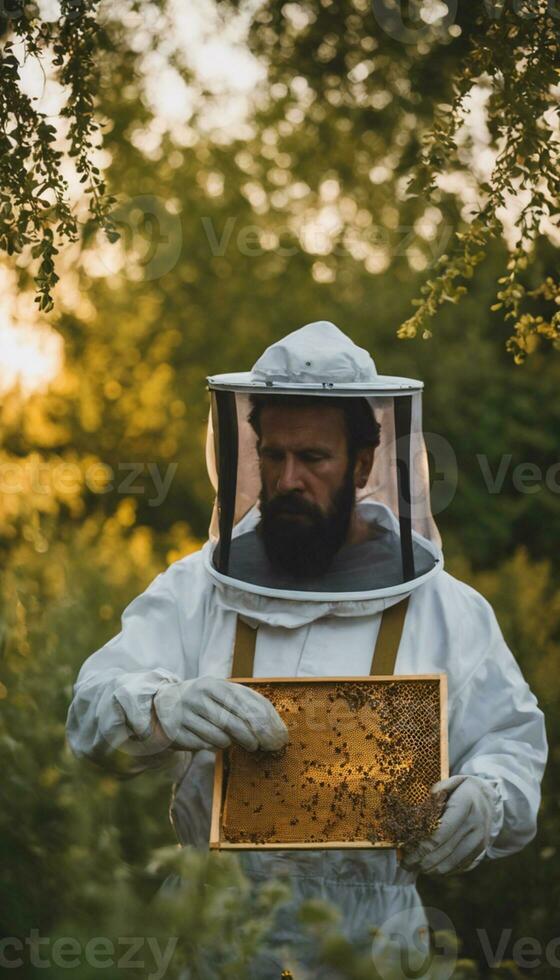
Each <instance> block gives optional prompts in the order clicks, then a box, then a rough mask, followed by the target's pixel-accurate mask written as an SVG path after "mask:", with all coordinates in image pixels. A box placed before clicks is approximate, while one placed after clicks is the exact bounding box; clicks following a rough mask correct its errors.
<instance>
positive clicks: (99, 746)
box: [67, 322, 547, 977]
mask: <svg viewBox="0 0 560 980" xmlns="http://www.w3.org/2000/svg"><path fill="white" fill-rule="evenodd" d="M208 380H209V387H210V389H211V390H212V393H213V401H214V404H213V422H214V430H215V434H214V432H213V431H212V425H211V426H210V427H209V441H208V461H209V471H210V475H211V478H212V479H213V481H214V483H215V485H216V483H218V506H217V507H216V509H215V514H214V518H213V522H212V528H211V533H210V539H209V541H208V542H207V543H206V544H205V546H204V547H203V548H202V549H201V551H199V552H197V553H196V554H192V555H189V556H188V557H186V558H183V559H181V560H180V561H177V562H175V563H174V564H173V565H171V566H170V567H169V568H168V569H167V571H165V572H164V573H162V574H161V575H158V576H157V578H156V579H155V580H154V581H153V582H152V584H151V585H150V586H149V587H148V589H146V591H145V592H144V593H143V594H142V595H140V596H139V597H138V598H136V599H135V600H134V601H133V602H131V603H130V605H129V606H128V607H127V609H126V610H125V611H124V613H123V617H122V630H121V632H120V633H119V634H118V636H116V637H114V639H112V640H110V641H109V642H108V643H107V644H106V645H105V646H104V647H102V648H101V649H100V650H98V651H97V652H96V653H94V654H92V656H90V657H89V659H88V660H86V662H85V663H84V665H83V667H82V669H81V671H80V674H79V676H78V679H77V682H76V685H75V690H74V698H73V701H72V704H71V707H70V711H69V716H68V725H67V733H68V740H69V743H70V745H71V747H72V749H73V751H74V752H75V753H76V754H77V755H78V756H86V757H89V758H91V759H93V760H95V761H96V762H98V763H100V764H102V765H106V766H109V767H111V766H112V767H115V768H117V769H119V768H120V769H121V770H122V769H123V768H125V769H126V770H127V771H128V772H130V773H134V772H140V771H142V770H145V769H148V768H153V767H159V766H164V765H169V764H170V763H172V762H175V763H176V765H177V771H178V772H179V776H178V779H177V783H176V791H175V794H174V800H173V804H172V813H173V819H174V824H175V827H176V830H177V833H178V836H179V839H180V840H181V842H182V843H185V844H193V845H195V846H197V847H200V848H205V847H207V844H208V839H209V820H210V804H211V798H212V776H213V767H214V753H213V752H211V751H208V750H204V749H201V750H199V751H192V752H184V753H180V752H177V751H175V750H174V749H172V748H169V745H168V743H162V742H161V740H160V739H159V738H158V736H157V735H156V734H154V730H153V716H152V706H153V703H154V697H155V698H156V701H155V703H156V706H157V705H158V704H159V703H161V704H162V705H163V704H164V703H165V702H166V699H167V700H169V699H170V695H172V694H173V691H172V686H173V685H179V684H181V683H183V682H184V681H186V680H189V679H194V678H199V677H207V676H210V677H214V678H229V677H230V676H231V667H232V654H233V647H234V641H235V635H236V628H237V621H238V617H240V618H241V620H242V621H243V622H245V623H246V624H248V625H249V626H250V627H253V628H255V629H257V634H256V636H257V639H256V650H255V661H254V676H255V677H262V678H266V677H272V676H275V677H279V676H291V677H313V676H364V675H367V674H368V673H369V672H370V662H371V653H372V650H373V649H374V647H375V641H376V637H377V634H378V631H379V626H380V621H381V616H382V613H383V610H384V609H387V608H388V607H390V606H391V605H393V604H395V603H397V602H399V601H400V600H401V599H402V598H403V597H404V596H408V597H409V598H408V609H407V612H406V619H405V622H404V629H403V633H402V637H401V642H400V646H399V649H398V657H397V661H396V667H395V673H396V674H397V675H399V674H400V675H406V674H439V673H444V674H446V675H447V679H448V690H449V763H450V773H451V774H452V776H456V777H458V776H461V777H474V781H475V782H476V784H477V786H482V787H483V791H484V792H483V799H484V805H485V806H486V808H487V833H486V838H485V846H484V849H483V851H482V852H481V853H480V854H477V855H476V856H475V858H474V860H473V861H472V862H470V863H469V868H470V867H474V866H475V865H476V864H478V863H479V861H481V860H482V859H483V858H485V857H486V858H499V857H503V856H506V855H508V854H512V853H515V852H516V851H518V850H520V849H521V848H522V847H524V846H525V845H526V844H527V843H528V842H529V841H530V840H531V839H532V838H533V837H534V835H535V832H536V818H537V811H538V808H539V803H540V782H541V778H542V773H543V769H544V765H545V761H546V754H547V745H546V736H545V729H544V721H543V715H542V712H541V711H540V710H539V708H538V706H537V702H536V699H535V697H534V695H533V694H532V693H531V691H530V689H529V687H528V686H527V684H526V682H525V680H524V679H523V676H522V674H521V671H520V670H519V667H518V666H517V663H516V661H515V659H514V657H513V655H512V653H511V652H510V651H509V649H508V647H507V646H506V643H505V641H504V639H503V636H502V634H501V632H500V628H499V626H498V623H497V621H496V618H495V615H494V613H493V611H492V609H491V607H490V606H489V604H488V603H487V602H486V601H485V600H484V599H483V598H482V597H481V596H480V595H478V594H477V593H476V592H475V591H474V590H473V589H471V588H470V587H469V586H467V585H465V584H463V583H462V582H459V581H458V580H457V579H455V578H453V577H452V576H451V575H449V574H447V573H446V572H444V571H443V558H442V554H441V550H440V538H439V534H438V532H437V528H436V526H435V523H434V520H433V517H432V515H431V511H430V504H429V490H428V467H427V458H426V450H425V447H424V441H423V437H422V426H421V389H422V385H421V383H420V382H417V381H412V380H410V379H403V378H392V377H386V376H381V375H378V373H377V371H376V369H375V365H374V363H373V361H372V360H371V358H370V356H369V355H368V354H367V353H366V352H365V351H364V350H361V349H360V348H358V347H356V346H355V345H354V344H353V343H352V342H351V341H350V340H349V339H348V338H347V337H346V336H345V335H344V334H342V333H341V332H340V331H339V330H338V329H337V328H336V327H335V326H334V325H333V324H330V323H325V322H321V323H315V324H309V325H308V326H306V327H303V328H302V329H301V330H298V331H296V332H295V333H293V334H290V335H289V336H288V337H286V338H284V340H282V341H280V342H279V343H277V344H274V345H273V346H272V347H270V348H269V349H268V350H267V351H265V353H264V354H263V355H262V357H261V358H260V359H259V360H258V361H257V363H256V365H255V367H254V368H253V370H252V371H251V372H248V373H245V374H237V375H235V374H234V375H220V376H216V377H213V378H209V379H208ZM294 392H295V393H298V394H307V395H310V396H314V395H315V396H316V397H317V398H318V399H320V398H321V397H322V396H325V395H328V396H329V397H331V398H332V397H333V396H334V397H336V396H340V397H341V398H344V397H348V396H361V397H364V398H366V399H367V400H368V402H369V403H370V405H371V407H372V408H373V409H374V412H375V416H376V418H377V420H378V421H379V422H380V425H381V443H380V445H379V447H378V448H377V450H376V451H375V457H374V465H373V469H372V471H371V475H370V478H369V481H368V483H367V485H366V486H365V487H364V488H363V489H362V490H361V492H360V494H359V502H358V504H357V506H358V507H359V508H361V511H362V513H363V514H364V515H365V516H366V518H367V520H374V521H375V522H376V523H377V526H378V527H380V528H382V529H383V534H384V536H385V537H384V540H385V542H386V544H387V548H386V550H385V551H383V552H381V553H380V559H379V561H378V562H375V564H374V566H372V567H370V568H368V569H367V573H366V574H365V575H362V580H361V581H359V582H358V585H357V584H356V581H357V580H356V577H355V576H352V575H350V576H349V577H348V576H346V573H345V572H344V570H343V572H341V574H340V575H337V574H336V572H335V573H334V574H333V575H330V576H329V575H327V576H325V578H324V580H319V581H313V582H310V583H307V585H306V586H305V587H304V586H302V585H301V584H300V585H299V586H297V587H296V586H295V585H294V584H293V583H292V584H290V583H289V582H282V581H275V580H274V578H270V576H268V577H267V574H266V571H265V570H264V569H263V567H262V561H261V559H260V558H259V556H258V555H254V554H253V553H252V552H251V550H250V549H249V551H247V549H246V548H245V549H244V548H243V545H244V542H248V541H250V535H251V532H252V531H253V530H254V528H255V526H256V524H257V523H258V519H259V507H258V495H259V487H260V481H259V467H258V459H257V454H256V448H255V434H254V432H253V430H252V429H251V426H250V425H249V423H248V421H247V417H248V410H249V396H250V395H251V394H254V393H259V394H267V393H268V394H275V395H282V394H293V393H294ZM318 404H319V402H318ZM218 477H219V479H217V478H218ZM232 527H233V537H232V539H231V541H230V537H231V532H232ZM361 571H362V572H363V569H362V570H361ZM360 574H361V573H360ZM457 782H458V783H460V782H461V780H457ZM471 782H472V780H471V781H470V782H469V785H470V784H471ZM456 798H457V799H458V798H459V797H458V796H457V797H456ZM451 799H453V797H451ZM240 860H241V861H242V863H243V866H244V869H245V871H246V873H247V874H248V875H249V877H250V878H251V879H252V880H254V881H264V880H266V879H268V878H270V876H274V875H278V874H280V875H283V874H287V875H289V876H290V878H291V880H292V883H293V887H294V889H295V896H296V901H301V899H302V898H322V899H326V900H327V901H330V902H332V903H334V904H335V905H336V906H337V907H338V909H339V910H340V912H341V914H342V916H343V925H344V928H345V929H346V932H347V934H348V935H349V936H350V937H351V938H360V937H363V936H364V935H366V934H367V930H368V928H370V927H372V926H377V927H380V926H382V925H383V923H384V922H386V921H387V920H388V919H389V918H390V917H391V916H393V915H394V914H396V913H403V914H405V916H406V915H407V916H408V921H409V924H410V930H411V932H412V931H414V929H416V928H418V927H419V926H421V925H423V924H424V922H425V919H424V915H423V911H422V908H421V904H420V900H419V897H418V893H417V891H416V887H415V879H416V873H417V871H418V869H420V870H425V869H424V868H423V867H422V864H421V863H420V864H419V865H418V864H417V866H416V867H415V868H414V869H413V870H407V869H406V868H405V867H403V865H402V864H400V863H399V862H398V860H397V855H396V852H395V851H394V850H369V851H368V850H363V851H360V850H354V851H352V850H348V851H342V850H341V851H336V850H314V851H289V850H285V851H266V852H262V851H261V852H257V851H255V852H244V853H243V854H242V855H241V858H240ZM428 863H429V861H428ZM294 929H295V926H294V923H293V919H291V918H290V917H289V916H287V917H286V918H285V919H284V920H283V923H282V922H281V923H280V925H279V927H278V933H277V936H276V942H277V943H278V944H281V943H282V941H283V940H286V941H288V940H291V939H293V935H294ZM265 975H268V974H266V973H265V972H262V973H261V974H259V976H262V977H264V976H265ZM270 975H271V976H277V975H278V971H277V970H276V972H274V969H272V972H271V973H270Z"/></svg>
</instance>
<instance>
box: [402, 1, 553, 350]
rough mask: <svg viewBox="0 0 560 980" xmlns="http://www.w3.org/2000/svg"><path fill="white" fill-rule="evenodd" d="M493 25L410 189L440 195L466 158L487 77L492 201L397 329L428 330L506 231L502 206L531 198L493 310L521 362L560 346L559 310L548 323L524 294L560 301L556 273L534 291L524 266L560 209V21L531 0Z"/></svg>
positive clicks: (504, 9) (439, 113) (480, 26)
mask: <svg viewBox="0 0 560 980" xmlns="http://www.w3.org/2000/svg"><path fill="white" fill-rule="evenodd" d="M492 17H493V18H497V19H496V20H493V21H492V22H491V23H490V25H488V22H487V20H488V18H487V14H486V15H485V14H484V13H482V12H481V13H480V14H479V16H478V17H477V20H476V22H475V30H476V39H475V40H474V43H473V45H472V48H471V50H470V52H469V54H468V56H467V58H466V60H465V62H464V64H463V66H462V69H461V72H460V74H459V75H458V76H456V78H455V79H454V84H453V96H454V97H453V102H452V105H450V106H449V105H443V106H440V107H438V108H437V110H436V113H435V125H434V128H433V129H432V131H431V132H430V133H428V134H426V135H425V137H424V144H425V145H424V149H423V153H422V158H421V161H420V164H419V165H418V167H417V168H416V173H415V175H414V177H413V179H412V180H411V182H410V184H409V185H408V189H409V191H412V192H415V193H417V194H423V195H425V194H426V192H428V193H429V194H433V192H434V191H435V189H436V187H437V180H436V178H437V176H438V175H441V174H442V173H443V172H444V170H448V169H449V167H450V165H452V163H453V162H454V161H455V160H456V159H457V150H458V146H457V134H458V131H459V130H460V128H461V126H462V124H463V121H464V116H465V105H466V101H467V99H468V96H469V94H470V93H471V90H472V86H473V84H474V83H475V82H476V81H477V80H478V81H479V82H480V81H482V82H483V84H484V86H485V87H486V86H489V88H490V93H489V101H488V109H487V114H488V119H487V125H488V127H489V129H490V132H491V134H492V137H493V139H494V141H495V145H496V148H497V156H496V160H495V163H494V167H493V171H492V174H491V177H490V178H489V180H488V182H487V183H482V184H481V185H480V187H479V190H480V192H481V194H480V196H481V197H483V198H485V199H486V200H485V203H484V204H483V205H482V206H479V207H477V208H475V209H474V210H473V212H472V220H471V222H470V224H469V226H468V228H467V229H466V230H465V231H461V232H457V233H456V238H457V239H458V240H459V241H460V242H461V244H462V250H461V254H460V255H458V256H455V257H454V258H452V259H450V258H449V256H448V255H443V256H440V258H439V260H438V262H437V264H436V270H440V271H439V274H438V275H436V276H435V277H434V278H433V279H430V280H428V282H427V283H426V284H425V286H423V287H422V294H423V296H424V299H423V300H421V301H415V305H417V306H418V309H417V311H416V313H415V314H414V316H413V317H411V318H410V319H409V320H407V321H406V323H404V324H403V325H402V326H401V327H400V328H399V331H398V334H399V336H400V337H414V336H416V333H417V332H418V330H422V329H423V330H424V331H425V332H426V331H427V332H428V333H429V331H428V328H427V323H428V321H429V320H430V319H431V318H432V317H433V315H434V314H435V312H436V310H437V308H438V306H440V305H441V304H442V303H444V302H452V303H455V302H457V300H458V299H459V298H460V297H461V295H463V294H464V292H465V289H466V287H465V286H462V285H456V280H457V279H459V280H464V279H471V278H472V275H473V271H474V269H475V267H476V265H477V264H478V263H479V262H480V261H481V260H482V259H484V257H485V254H486V253H485V246H486V245H487V243H488V241H489V240H490V238H492V237H495V236H496V235H497V234H499V233H500V231H501V227H502V225H501V221H500V209H504V208H507V207H508V205H509V206H511V204H512V202H513V200H514V199H515V197H516V196H517V195H521V196H522V198H524V199H525V200H524V203H523V206H522V208H521V210H520V213H519V216H518V217H517V218H516V221H515V227H516V229H517V236H516V237H517V241H516V244H515V249H514V251H513V254H512V256H511V258H510V260H509V262H508V270H509V274H508V275H505V276H502V277H501V278H500V279H499V280H498V282H499V284H500V285H501V286H502V288H501V289H500V290H499V291H498V297H497V298H498V302H497V303H495V304H494V305H493V306H492V310H500V309H502V308H504V309H505V318H506V320H510V319H511V320H513V321H514V323H513V324H512V326H513V331H514V332H513V335H512V336H511V337H510V338H509V339H508V341H507V349H508V350H511V351H512V352H513V353H514V360H515V362H516V364H521V363H522V362H523V360H524V359H525V357H526V355H527V354H529V353H531V352H532V351H534V350H535V349H536V346H537V345H536V339H537V336H538V335H540V336H543V337H547V338H548V339H549V340H551V341H553V342H556V344H555V345H556V347H558V348H560V311H556V312H554V313H553V315H551V316H550V317H549V318H548V319H547V320H545V319H544V317H542V316H539V315H534V314H532V313H529V312H526V313H523V314H522V313H521V310H522V303H523V300H524V299H535V298H538V297H541V298H544V299H546V300H548V301H549V303H552V304H553V303H554V302H555V300H556V297H557V295H558V293H559V291H560V285H559V284H558V283H556V282H555V281H554V280H553V279H552V278H551V277H548V278H547V280H546V281H545V283H542V284H541V285H540V286H539V287H538V288H537V289H533V290H527V289H526V288H525V286H524V285H523V283H522V282H521V273H522V271H523V270H524V269H526V268H527V263H528V258H527V253H530V252H531V251H532V250H533V247H534V242H535V239H536V238H537V237H538V235H539V232H540V228H541V219H542V217H543V215H547V216H556V215H557V214H558V208H559V202H560V170H559V162H560V153H559V149H560V144H559V142H558V140H557V138H556V136H555V135H554V122H555V120H554V113H557V112H558V106H557V92H558V81H559V79H558V75H559V67H558V66H559V63H560V62H559V53H560V28H559V25H558V23H557V14H556V11H553V10H552V9H551V5H550V4H549V3H548V2H547V0H536V2H535V0H527V2H525V3H522V4H517V3H505V4H503V3H499V4H495V5H494V9H493V12H492Z"/></svg>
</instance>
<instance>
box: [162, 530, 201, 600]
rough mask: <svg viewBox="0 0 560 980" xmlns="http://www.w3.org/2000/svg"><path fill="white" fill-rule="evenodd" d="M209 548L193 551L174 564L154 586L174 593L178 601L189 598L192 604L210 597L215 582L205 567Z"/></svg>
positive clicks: (169, 566)
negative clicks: (207, 596) (206, 551)
mask: <svg viewBox="0 0 560 980" xmlns="http://www.w3.org/2000/svg"><path fill="white" fill-rule="evenodd" d="M207 547H208V543H207V544H206V545H204V546H203V547H202V548H199V549H198V551H192V552H190V554H188V555H184V556H183V557H182V558H179V559H178V560H177V561H174V562H172V563H171V564H170V565H168V567H167V568H166V569H165V571H163V572H161V574H160V575H158V576H157V578H156V579H155V580H154V583H153V584H154V585H155V583H156V582H157V583H158V586H159V588H161V589H165V590H167V591H168V592H170V593H172V594H173V595H174V596H175V597H176V598H177V599H178V600H182V599H185V598H188V599H189V601H190V602H191V603H192V602H193V601H194V600H196V599H197V598H203V597H204V596H206V595H210V594H211V592H212V590H213V580H212V578H211V577H210V575H208V572H207V571H206V566H205V560H204V559H205V549H206V548H207Z"/></svg>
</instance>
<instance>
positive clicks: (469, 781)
mask: <svg viewBox="0 0 560 980" xmlns="http://www.w3.org/2000/svg"><path fill="white" fill-rule="evenodd" d="M438 792H445V794H446V795H447V797H448V801H447V803H446V806H445V810H444V814H443V817H442V818H441V822H440V824H439V827H438V828H437V830H436V831H435V832H434V833H433V834H432V836H431V837H429V838H427V839H426V840H423V841H421V842H420V843H419V844H418V845H417V847H416V848H414V849H413V850H411V851H408V852H406V851H405V853H404V858H403V860H402V861H401V865H402V867H403V868H405V869H406V870H407V871H417V872H422V873H424V874H434V875H447V874H451V873H457V872H459V871H466V870H468V869H469V868H470V866H471V865H474V864H475V863H478V862H477V860H476V859H477V858H481V857H482V856H483V854H484V852H485V851H486V849H487V848H488V846H489V844H490V842H491V831H492V825H493V818H494V814H495V813H496V806H497V802H498V800H497V797H498V796H499V793H498V790H496V789H494V787H493V786H491V785H490V784H489V783H488V781H487V780H486V779H481V778H480V777H479V776H452V777H451V778H450V779H442V780H441V782H439V783H436V784H435V786H432V793H438Z"/></svg>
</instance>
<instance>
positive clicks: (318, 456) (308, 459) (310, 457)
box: [301, 453, 326, 463]
mask: <svg viewBox="0 0 560 980" xmlns="http://www.w3.org/2000/svg"><path fill="white" fill-rule="evenodd" d="M325 458H326V457H325V456H323V454H322V453H302V454H301V459H302V460H303V462H304V463H320V462H321V461H322V460H323V459H325Z"/></svg>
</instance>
